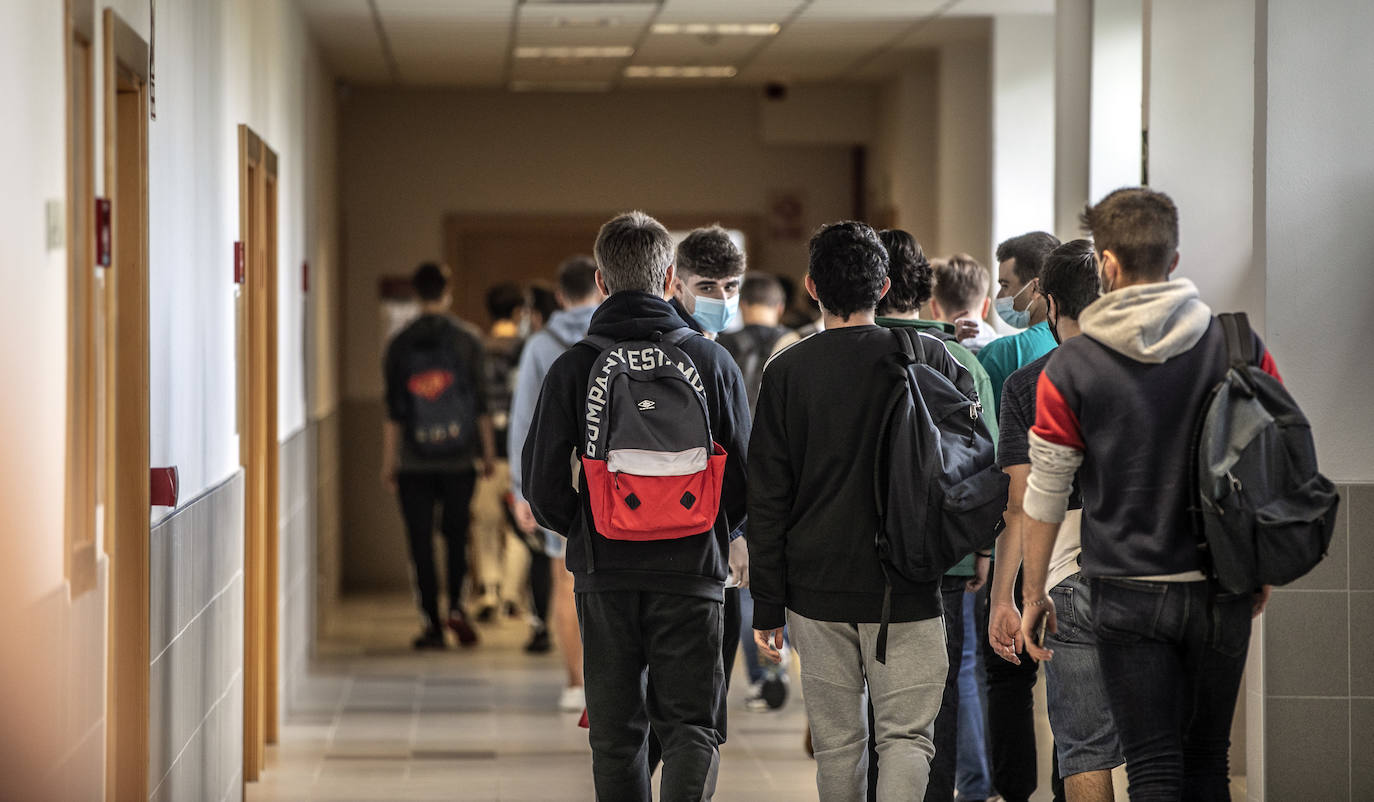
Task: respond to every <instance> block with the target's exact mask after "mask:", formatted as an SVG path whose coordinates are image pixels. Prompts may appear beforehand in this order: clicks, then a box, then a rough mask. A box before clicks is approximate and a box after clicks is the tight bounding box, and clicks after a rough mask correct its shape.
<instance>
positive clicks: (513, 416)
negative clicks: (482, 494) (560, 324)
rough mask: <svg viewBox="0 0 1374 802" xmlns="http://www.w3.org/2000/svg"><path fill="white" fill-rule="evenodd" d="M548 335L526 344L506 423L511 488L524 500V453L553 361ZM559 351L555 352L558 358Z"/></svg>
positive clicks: (535, 338) (516, 373)
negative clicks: (542, 388) (522, 456)
mask: <svg viewBox="0 0 1374 802" xmlns="http://www.w3.org/2000/svg"><path fill="white" fill-rule="evenodd" d="M548 340H549V337H548V336H547V335H541V334H535V335H534V336H533V337H531V338H530V340H529V342H528V343H526V344H525V350H524V352H523V353H522V354H521V355H520V364H519V366H518V367H517V368H516V370H515V391H514V392H513V393H512V394H511V399H510V420H509V423H508V424H507V426H506V453H507V454H509V455H510V488H511V492H512V493H514V494H515V498H516V499H518V500H520V501H524V500H525V493H524V484H523V481H522V480H523V479H524V476H523V473H522V470H521V469H522V466H521V464H520V463H521V461H522V460H521V455H522V454H524V453H525V438H526V437H527V436H528V435H529V432H530V424H531V423H532V422H533V421H534V407H535V405H536V404H537V403H539V390H540V388H541V387H542V386H543V384H544V376H545V374H547V373H548V372H549V365H550V364H551V363H552V362H553V358H550V356H549V354H548V353H547V352H548V351H550V350H551V349H550V348H549V347H548V346H549V342H548ZM556 356H557V354H556V353H555V354H554V358H556Z"/></svg>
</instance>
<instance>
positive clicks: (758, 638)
mask: <svg viewBox="0 0 1374 802" xmlns="http://www.w3.org/2000/svg"><path fill="white" fill-rule="evenodd" d="M754 645H755V646H758V647H759V654H761V655H763V656H764V657H766V658H768V660H769V661H770V662H773V663H781V662H782V627H778V628H777V629H756V630H754Z"/></svg>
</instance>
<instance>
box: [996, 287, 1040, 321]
mask: <svg viewBox="0 0 1374 802" xmlns="http://www.w3.org/2000/svg"><path fill="white" fill-rule="evenodd" d="M1030 287H1031V285H1030V284H1027V285H1026V286H1024V287H1022V288H1021V292H1025V291H1026V290H1028V289H1030ZM1021 292H1018V293H1016V294H1015V295H1009V296H1007V297H1006V298H998V299H997V300H996V301H995V302H994V303H993V308H994V309H996V310H997V316H998V317H1000V318H1002V320H1003V322H1005V323H1006V324H1007V325H1008V326H1011V327H1012V328H1014V329H1024V328H1026V327H1027V326H1029V325H1030V304H1026V308H1025V309H1017V308H1016V299H1017V298H1020V297H1021Z"/></svg>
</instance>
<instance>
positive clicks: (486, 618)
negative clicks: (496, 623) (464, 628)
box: [476, 604, 496, 624]
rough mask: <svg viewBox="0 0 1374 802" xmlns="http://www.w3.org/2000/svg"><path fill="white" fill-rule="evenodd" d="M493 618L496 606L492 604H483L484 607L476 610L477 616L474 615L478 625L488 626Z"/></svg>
mask: <svg viewBox="0 0 1374 802" xmlns="http://www.w3.org/2000/svg"><path fill="white" fill-rule="evenodd" d="M495 617H496V605H494V604H484V605H482V606H481V607H479V608H477V615H476V618H477V623H479V624H490V623H491V620H492V619H493V618H495Z"/></svg>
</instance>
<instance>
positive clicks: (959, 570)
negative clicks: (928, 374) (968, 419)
mask: <svg viewBox="0 0 1374 802" xmlns="http://www.w3.org/2000/svg"><path fill="white" fill-rule="evenodd" d="M876 322H877V324H878V325H879V326H882V327H884V328H888V329H892V328H896V327H898V326H910V327H912V328H916V329H920V330H922V331H930V330H935V331H940V332H944V333H946V334H953V333H954V327H953V326H951V325H950V324H948V323H944V322H941V321H938V320H911V319H908V318H898V317H880V318H878V319H877V321H876ZM945 347H946V348H947V349H948V350H949V355H950V356H952V357H954V358H955V359H957V360H959V364H961V365H963V366H964V368H965V369H966V370H968V372H969V375H970V376H971V377H972V378H973V386H974V388H975V389H976V390H977V391H978V400H979V401H981V402H982V404H983V421H984V422H985V423H986V424H987V427H988V434H990V435H992V442H994V443H996V442H997V436H998V432H997V402H996V401H995V400H994V399H995V395H994V391H993V386H992V381H991V380H990V379H989V378H988V372H987V371H986V370H984V369H983V366H982V364H981V363H979V361H978V357H977V356H975V355H974V353H973V352H972V351H970V350H968V349H967V348H965V347H964V346H962V345H960V344H959V343H957V342H955V341H953V340H946V341H945ZM945 575H946V576H973V555H972V554H970V555H968V556H967V557H965V558H964V559H962V560H960V561H959V563H958V565H955V566H954V567H953V568H951V569H949V570H948V571H946V572H945Z"/></svg>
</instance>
